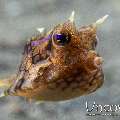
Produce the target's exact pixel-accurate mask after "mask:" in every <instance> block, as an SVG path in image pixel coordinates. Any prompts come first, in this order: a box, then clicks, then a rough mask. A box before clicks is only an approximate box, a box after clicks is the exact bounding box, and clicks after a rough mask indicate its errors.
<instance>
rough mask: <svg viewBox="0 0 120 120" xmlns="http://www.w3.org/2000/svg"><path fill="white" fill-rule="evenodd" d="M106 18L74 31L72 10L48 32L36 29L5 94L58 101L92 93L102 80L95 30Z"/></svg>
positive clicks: (100, 60) (100, 59)
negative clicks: (67, 18) (35, 33)
mask: <svg viewBox="0 0 120 120" xmlns="http://www.w3.org/2000/svg"><path fill="white" fill-rule="evenodd" d="M106 18H107V15H106V16H104V17H103V18H101V19H99V20H98V21H96V22H95V23H93V24H90V25H88V26H83V27H81V28H80V29H78V30H77V28H76V26H75V23H74V11H73V12H72V14H71V16H70V18H69V20H68V21H66V22H65V23H63V24H59V25H57V26H55V27H54V28H53V29H52V30H50V31H49V32H48V33H45V32H43V28H41V29H38V30H39V32H40V34H39V35H37V36H35V37H32V38H31V40H30V41H28V42H27V44H26V45H25V48H24V53H23V59H22V62H21V65H20V67H19V71H18V74H17V76H16V77H15V78H14V80H12V82H11V84H10V87H9V88H8V89H7V90H6V91H5V94H7V95H12V96H22V97H26V98H28V99H29V98H30V99H36V100H44V101H60V100H68V99H72V98H75V97H79V96H81V95H85V94H88V93H91V92H94V91H95V90H96V89H97V88H99V87H100V86H101V85H102V84H103V80H104V75H103V71H102V61H103V60H102V58H101V57H100V56H99V55H98V53H96V51H95V48H96V45H97V35H96V29H97V26H98V24H101V23H102V22H103V21H104V20H105V19H106ZM1 83H2V82H1Z"/></svg>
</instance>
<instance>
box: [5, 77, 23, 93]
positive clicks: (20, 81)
mask: <svg viewBox="0 0 120 120" xmlns="http://www.w3.org/2000/svg"><path fill="white" fill-rule="evenodd" d="M24 81H25V79H24V77H21V78H19V79H17V80H16V81H15V83H14V84H13V85H12V86H11V87H10V88H8V90H7V93H8V94H9V95H15V94H16V93H17V90H20V89H21V87H22V84H23V83H24Z"/></svg>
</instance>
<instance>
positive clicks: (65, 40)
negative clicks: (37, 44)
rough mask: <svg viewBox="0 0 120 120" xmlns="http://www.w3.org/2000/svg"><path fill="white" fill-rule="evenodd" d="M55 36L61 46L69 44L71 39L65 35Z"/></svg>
mask: <svg viewBox="0 0 120 120" xmlns="http://www.w3.org/2000/svg"><path fill="white" fill-rule="evenodd" d="M55 36H56V40H57V42H58V43H60V44H61V45H64V44H66V43H68V42H69V37H68V36H66V35H64V34H56V35H55Z"/></svg>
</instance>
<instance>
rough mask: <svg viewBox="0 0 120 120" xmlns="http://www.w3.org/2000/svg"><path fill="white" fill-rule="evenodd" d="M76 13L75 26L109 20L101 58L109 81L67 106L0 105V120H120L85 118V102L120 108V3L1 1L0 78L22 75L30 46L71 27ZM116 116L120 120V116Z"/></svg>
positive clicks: (17, 101)
mask: <svg viewBox="0 0 120 120" xmlns="http://www.w3.org/2000/svg"><path fill="white" fill-rule="evenodd" d="M72 10H75V12H76V19H75V21H76V26H77V27H78V28H79V27H80V26H82V25H87V24H90V23H93V22H95V21H96V20H97V19H99V18H100V17H102V16H104V15H105V14H109V18H108V19H107V20H106V21H105V23H104V24H102V25H101V26H100V27H99V28H98V31H97V35H98V37H99V45H98V48H97V50H98V52H99V53H100V55H101V56H102V57H103V58H104V64H103V68H104V73H105V81H104V84H103V86H102V87H101V88H100V89H98V90H97V91H96V92H94V93H92V94H90V95H87V96H82V97H79V98H76V99H72V100H69V101H63V102H57V103H54V102H41V103H40V104H35V103H31V104H30V103H28V102H26V101H25V100H24V99H22V98H19V97H5V98H4V97H3V98H1V99H0V120H119V119H120V116H119V117H112V116H111V117H110V116H93V117H90V116H86V108H85V102H86V101H88V102H89V103H93V101H96V103H97V104H103V105H104V104H120V87H119V86H120V69H119V68H120V52H119V51H120V0H0V78H1V79H2V78H5V77H8V76H10V75H12V74H14V73H16V72H17V69H18V66H19V64H20V61H21V57H22V52H23V47H24V44H25V43H26V41H27V40H28V39H29V38H30V37H31V36H33V35H35V34H36V33H37V31H36V28H38V27H45V28H47V29H48V30H49V29H50V28H52V27H53V26H55V25H56V24H58V23H63V22H64V21H66V20H67V19H68V17H69V15H70V14H71V12H72ZM117 114H120V112H118V113H117Z"/></svg>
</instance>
